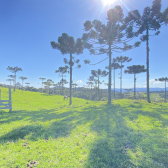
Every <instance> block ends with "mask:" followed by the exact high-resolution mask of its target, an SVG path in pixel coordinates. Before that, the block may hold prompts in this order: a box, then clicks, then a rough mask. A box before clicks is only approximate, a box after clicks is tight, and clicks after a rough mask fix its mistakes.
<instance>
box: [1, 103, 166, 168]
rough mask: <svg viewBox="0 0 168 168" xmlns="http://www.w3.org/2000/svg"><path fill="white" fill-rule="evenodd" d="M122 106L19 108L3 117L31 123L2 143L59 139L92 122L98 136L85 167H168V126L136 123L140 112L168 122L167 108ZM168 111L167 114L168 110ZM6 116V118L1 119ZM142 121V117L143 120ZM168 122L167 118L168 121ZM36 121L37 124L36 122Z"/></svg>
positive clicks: (12, 132) (18, 129)
mask: <svg viewBox="0 0 168 168" xmlns="http://www.w3.org/2000/svg"><path fill="white" fill-rule="evenodd" d="M129 109H130V107H125V106H120V105H101V107H98V106H94V107H87V108H83V109H82V110H81V111H76V110H75V109H72V108H71V109H67V108H66V110H65V109H64V111H59V109H57V110H56V109H50V110H45V109H43V110H40V111H33V112H31V113H30V112H28V111H19V112H16V113H13V114H12V115H11V116H10V115H8V116H7V118H5V116H6V115H5V114H4V115H2V116H1V120H3V119H4V122H5V119H6V123H9V122H11V121H20V120H25V121H27V120H29V121H30V124H32V125H26V126H23V127H20V128H16V129H14V130H12V131H10V132H8V133H6V134H5V135H2V136H1V137H0V142H7V141H11V140H15V141H16V140H18V139H23V138H24V137H25V136H26V137H27V138H28V139H30V140H33V141H34V140H37V139H47V138H49V137H52V138H58V137H66V136H69V135H70V134H71V132H72V130H74V129H75V128H76V127H78V126H80V125H86V124H88V123H91V125H90V130H91V132H94V133H96V134H97V138H96V139H95V140H93V142H92V143H91V144H89V148H90V153H89V155H88V157H87V160H86V161H85V163H84V167H86V168H87V167H100V168H101V167H107V168H109V167H116V168H118V167H119V168H127V167H132V168H133V167H146V168H148V167H157V168H159V167H160V168H161V167H163V165H164V166H165V167H166V166H167V167H168V160H167V158H168V143H167V141H166V137H165V136H166V134H165V131H166V130H164V128H166V127H167V125H161V129H159V127H158V128H157V127H155V126H156V125H155V124H156V123H155V122H152V121H148V122H149V124H150V127H148V128H143V123H136V120H138V119H139V115H141V116H146V117H148V118H150V117H153V118H154V119H155V120H157V119H158V120H161V121H162V122H164V123H165V122H166V121H167V119H166V118H164V117H163V116H162V114H165V111H162V112H160V113H158V112H157V111H155V110H153V114H152V113H151V112H149V111H142V110H140V109H139V108H134V110H133V111H131V112H130V111H129ZM166 114H167V113H166ZM2 117H4V118H2ZM53 119H57V120H56V121H52V122H51V124H50V125H49V126H43V125H39V124H36V122H37V121H39V122H40V121H41V122H47V121H50V120H53ZM140 122H142V120H140ZM167 122H168V121H167ZM35 124H36V125H35Z"/></svg>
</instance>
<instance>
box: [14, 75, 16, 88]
mask: <svg viewBox="0 0 168 168" xmlns="http://www.w3.org/2000/svg"><path fill="white" fill-rule="evenodd" d="M15 88H16V72H15V86H14V91H15Z"/></svg>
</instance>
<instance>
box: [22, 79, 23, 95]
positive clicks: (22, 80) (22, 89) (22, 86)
mask: <svg viewBox="0 0 168 168" xmlns="http://www.w3.org/2000/svg"><path fill="white" fill-rule="evenodd" d="M22 93H23V80H22Z"/></svg>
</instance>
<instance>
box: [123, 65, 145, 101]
mask: <svg viewBox="0 0 168 168" xmlns="http://www.w3.org/2000/svg"><path fill="white" fill-rule="evenodd" d="M142 72H146V69H145V68H144V65H133V66H128V67H127V69H126V70H125V71H124V73H128V74H134V99H135V98H136V74H138V73H142Z"/></svg>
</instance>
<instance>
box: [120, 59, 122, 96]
mask: <svg viewBox="0 0 168 168" xmlns="http://www.w3.org/2000/svg"><path fill="white" fill-rule="evenodd" d="M120 73H121V74H120V98H122V62H121V72H120Z"/></svg>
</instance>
